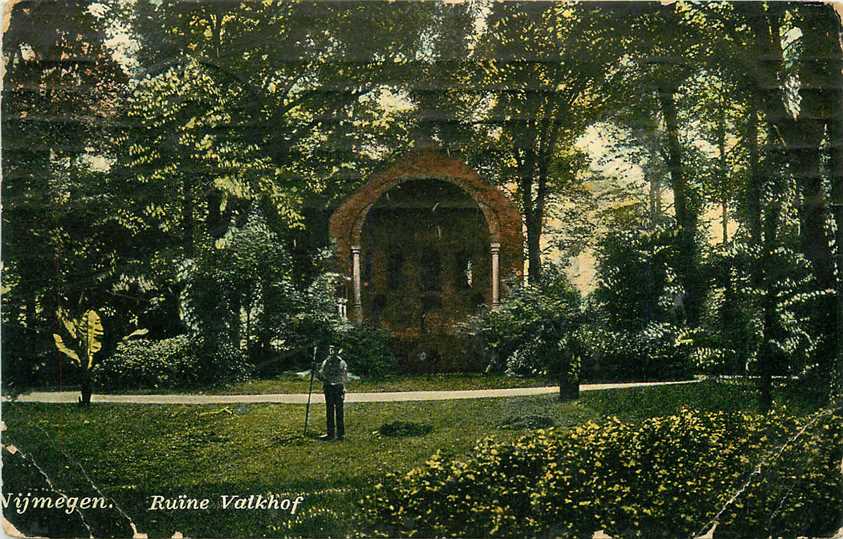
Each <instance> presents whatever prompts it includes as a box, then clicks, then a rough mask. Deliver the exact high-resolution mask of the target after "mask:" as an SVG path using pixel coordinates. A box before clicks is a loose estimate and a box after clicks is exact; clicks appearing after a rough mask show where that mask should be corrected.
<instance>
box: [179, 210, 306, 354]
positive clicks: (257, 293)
mask: <svg viewBox="0 0 843 539" xmlns="http://www.w3.org/2000/svg"><path fill="white" fill-rule="evenodd" d="M182 273H183V276H184V279H185V281H186V283H187V285H186V287H185V290H184V294H183V301H182V312H181V314H182V318H183V320H184V321H185V323H186V325H187V327H188V328H189V330H190V331H191V333H192V334H193V335H194V336H195V338H197V339H198V340H201V341H202V342H203V343H204V346H205V347H206V348H207V349H208V350H209V351H210V353H211V354H214V353H215V352H214V351H215V350H216V349H217V348H219V347H222V346H228V347H230V348H235V349H240V348H244V349H245V350H247V351H249V352H254V353H255V355H256V356H260V355H261V354H262V353H266V352H268V351H269V350H270V349H271V346H272V345H273V340H275V338H276V337H277V336H278V335H279V334H280V335H283V334H285V333H286V332H289V331H291V326H292V324H293V322H292V320H291V313H293V312H295V306H296V300H297V297H298V294H297V292H296V288H295V285H294V282H293V278H292V267H291V261H290V257H289V255H288V253H287V251H286V249H285V248H284V245H283V243H282V241H281V239H280V238H279V237H278V236H277V235H276V234H275V233H274V232H272V231H271V230H270V229H269V227H268V226H267V225H266V223H265V222H264V221H263V219H262V218H260V217H259V216H257V215H253V216H252V217H251V218H250V219H249V221H248V222H247V223H246V224H245V226H243V227H242V228H239V227H234V228H231V229H230V230H229V231H228V232H227V233H226V235H225V236H223V237H222V238H220V239H219V240H217V241H216V242H215V243H214V244H213V245H212V246H210V247H208V248H207V249H204V250H203V251H202V252H201V254H200V255H199V256H198V257H197V259H196V260H195V261H189V262H187V263H186V265H185V267H184V269H183V271H182Z"/></svg>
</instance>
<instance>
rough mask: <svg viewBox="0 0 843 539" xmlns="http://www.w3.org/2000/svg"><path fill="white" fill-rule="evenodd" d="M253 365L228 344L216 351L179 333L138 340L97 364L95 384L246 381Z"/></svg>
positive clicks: (176, 384) (192, 384)
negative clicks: (169, 336) (173, 335)
mask: <svg viewBox="0 0 843 539" xmlns="http://www.w3.org/2000/svg"><path fill="white" fill-rule="evenodd" d="M251 372H252V366H251V364H250V363H249V361H248V358H247V357H246V354H245V353H243V352H241V351H240V350H237V349H236V348H234V347H232V346H230V345H228V344H220V343H217V348H216V349H215V350H213V349H211V348H209V347H208V346H205V345H203V344H202V343H199V342H197V341H196V340H193V339H191V338H190V337H188V336H187V335H179V336H177V337H171V338H169V339H160V340H151V339H135V340H132V341H124V342H121V343H120V344H118V345H117V350H116V351H115V353H114V354H112V355H111V356H109V357H108V358H107V359H105V360H104V361H102V362H100V363H99V364H98V365H96V366H95V367H94V370H93V376H94V383H95V385H96V386H97V387H99V388H102V389H107V390H115V389H165V388H167V389H171V388H189V387H196V386H199V385H214V384H221V383H234V382H240V381H243V380H246V379H248V378H249V376H250V375H251Z"/></svg>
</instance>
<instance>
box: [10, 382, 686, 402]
mask: <svg viewBox="0 0 843 539" xmlns="http://www.w3.org/2000/svg"><path fill="white" fill-rule="evenodd" d="M698 381H699V380H683V381H679V382H631V383H617V384H582V385H581V386H580V391H597V390H601V389H625V388H631V387H652V386H660V385H676V384H692V383H695V382H698ZM557 391H559V388H558V387H556V386H548V387H517V388H511V389H472V390H462V391H400V392H393V393H354V392H349V393H348V394H347V395H346V402H347V403H353V402H402V401H442V400H457V399H488V398H500V397H524V396H530V395H545V394H548V393H555V392H557ZM78 398H79V393H78V392H77V391H34V392H32V393H26V394H23V395H20V396H18V398H17V399H15V400H16V401H17V402H45V403H70V402H76V400H77V399H78ZM3 400H4V401H8V400H9V399H8V398H6V397H3ZM91 402H93V403H99V402H103V403H124V404H258V403H275V404H305V403H307V393H286V394H284V393H268V394H265V395H189V394H184V395H179V394H174V395H94V396H93V397H92V398H91ZM311 402H315V403H322V402H325V399H324V397H323V396H322V392H321V391H318V390H316V391H314V392H313V399H312V401H311Z"/></svg>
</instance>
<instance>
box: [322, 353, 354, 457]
mask: <svg viewBox="0 0 843 539" xmlns="http://www.w3.org/2000/svg"><path fill="white" fill-rule="evenodd" d="M342 351H343V350H342V348H335V347H334V345H329V346H328V357H327V358H325V361H323V362H322V366H321V367H320V368H319V373H318V374H317V376H318V377H319V379H320V380H321V381H322V388H323V390H324V391H325V408H326V410H327V415H328V433H327V434H326V435H325V436H323V437H322V439H323V440H333V439H334V435H335V434H336V439H337V440H342V439H343V438H344V437H345V418H344V416H343V401H344V400H345V384H346V383H348V365H347V364H346V362H345V360H344V359H343V358H342ZM335 417H336V423H335ZM335 424H336V431H335V430H334V425H335Z"/></svg>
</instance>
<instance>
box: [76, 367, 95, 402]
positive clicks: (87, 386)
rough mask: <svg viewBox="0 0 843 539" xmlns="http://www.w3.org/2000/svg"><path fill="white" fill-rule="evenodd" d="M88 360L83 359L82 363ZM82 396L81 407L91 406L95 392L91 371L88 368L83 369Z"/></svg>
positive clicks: (80, 399)
mask: <svg viewBox="0 0 843 539" xmlns="http://www.w3.org/2000/svg"><path fill="white" fill-rule="evenodd" d="M85 360H86V358H84V357H83V358H82V361H85ZM81 386H82V387H81V396H80V397H79V405H80V406H90V405H91V393H92V392H93V389H92V385H91V371H90V370H89V369H88V368H87V366H83V367H82V383H81Z"/></svg>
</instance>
